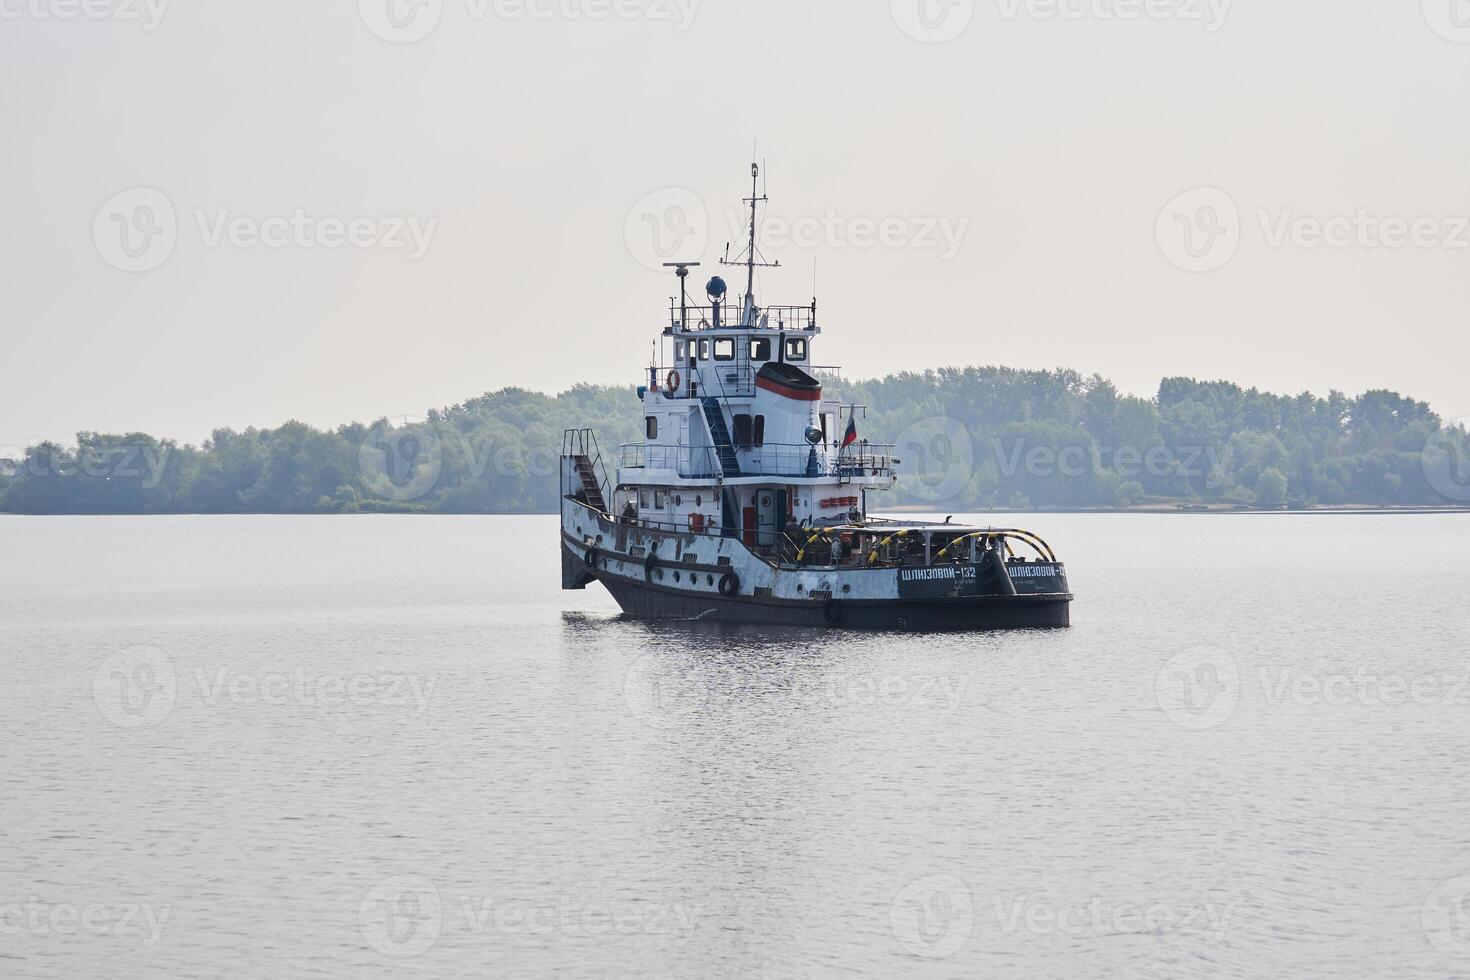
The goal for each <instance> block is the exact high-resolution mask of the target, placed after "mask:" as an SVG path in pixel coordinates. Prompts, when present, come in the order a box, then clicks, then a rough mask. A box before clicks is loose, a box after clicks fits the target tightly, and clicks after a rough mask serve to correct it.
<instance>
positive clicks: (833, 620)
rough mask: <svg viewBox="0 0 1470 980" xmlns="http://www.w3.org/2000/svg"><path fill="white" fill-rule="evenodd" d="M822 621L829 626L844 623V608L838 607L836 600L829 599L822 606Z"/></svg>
mask: <svg viewBox="0 0 1470 980" xmlns="http://www.w3.org/2000/svg"><path fill="white" fill-rule="evenodd" d="M822 619H823V620H824V621H825V622H826V623H827V625H828V626H836V625H837V624H838V623H840V622H842V606H840V605H838V603H837V600H836V599H828V600H827V601H826V603H824V604H823V606H822Z"/></svg>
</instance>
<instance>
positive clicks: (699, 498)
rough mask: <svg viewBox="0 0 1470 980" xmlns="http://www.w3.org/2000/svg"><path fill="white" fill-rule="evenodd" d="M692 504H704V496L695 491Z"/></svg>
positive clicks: (699, 505)
mask: <svg viewBox="0 0 1470 980" xmlns="http://www.w3.org/2000/svg"><path fill="white" fill-rule="evenodd" d="M694 506H696V507H703V506H704V497H702V496H701V495H699V494H697V493H696V494H695V495H694Z"/></svg>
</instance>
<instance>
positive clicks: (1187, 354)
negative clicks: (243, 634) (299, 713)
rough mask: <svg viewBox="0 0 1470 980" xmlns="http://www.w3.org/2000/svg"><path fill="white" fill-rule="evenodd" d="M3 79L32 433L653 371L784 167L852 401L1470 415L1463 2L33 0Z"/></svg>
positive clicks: (9, 352)
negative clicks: (748, 205)
mask: <svg viewBox="0 0 1470 980" xmlns="http://www.w3.org/2000/svg"><path fill="white" fill-rule="evenodd" d="M0 72H3V81H4V84H3V86H0V124H3V133H4V136H3V142H0V147H3V150H0V199H3V215H4V221H3V225H0V260H3V267H4V269H5V274H4V277H3V280H0V363H3V365H4V374H3V377H4V381H3V385H0V447H12V448H13V447H15V446H16V445H18V444H25V443H28V442H33V441H37V440H40V439H43V438H65V439H67V440H69V439H70V438H71V437H72V435H73V434H74V433H75V432H76V431H77V430H80V429H99V430H104V431H122V430H144V431H148V432H153V433H156V434H160V435H167V436H173V437H176V438H180V439H186V440H199V439H201V438H203V437H205V436H207V434H208V432H209V431H210V429H212V428H214V427H216V426H234V427H244V426H247V425H259V426H268V425H276V424H279V423H280V422H282V421H284V420H286V419H289V418H298V419H301V420H303V421H307V422H310V423H312V424H316V425H324V426H325V425H334V424H336V423H338V422H342V421H348V420H353V419H359V420H370V419H372V418H375V417H378V416H381V415H403V414H409V415H422V414H423V412H424V411H425V410H426V409H428V408H430V407H433V406H441V405H447V404H451V403H454V402H456V401H459V400H462V399H464V398H467V397H470V396H473V395H476V394H479V393H482V392H485V391H488V390H493V389H497V388H501V387H505V386H511V385H516V386H522V387H529V388H536V389H540V390H545V391H558V390H561V389H563V388H566V387H568V386H570V385H572V384H574V383H576V382H581V381H595V382H620V383H629V384H631V383H635V382H636V381H637V380H638V378H639V372H640V368H641V367H642V366H643V365H644V364H646V362H647V359H648V350H649V342H650V340H651V339H652V338H653V336H654V335H655V334H656V333H657V331H658V330H659V329H660V328H661V326H662V324H663V322H664V320H665V311H666V306H667V297H668V296H669V294H670V293H671V292H672V291H673V290H674V280H673V278H672V277H671V276H666V275H665V274H664V273H663V272H661V271H653V270H651V269H650V268H648V266H649V265H653V264H656V263H657V262H659V261H662V260H663V259H664V258H665V257H668V253H671V252H675V251H677V252H678V253H679V254H678V257H680V258H702V259H703V260H704V261H705V262H706V263H711V262H713V261H714V259H715V258H716V257H717V254H718V252H719V251H720V250H721V248H722V246H723V243H724V241H725V240H726V239H728V238H730V237H731V234H732V233H731V230H730V218H729V212H730V211H731V210H732V209H735V208H738V206H739V199H740V198H741V197H743V196H745V194H746V193H747V191H748V176H747V173H748V166H749V162H750V156H751V146H752V143H753V141H755V140H757V139H758V140H759V145H760V148H759V153H760V156H761V157H762V158H764V159H765V160H766V161H767V173H768V177H769V184H768V188H769V193H770V194H771V196H772V198H773V199H774V200H773V203H772V208H771V219H772V220H771V223H770V225H769V231H770V233H771V236H772V237H771V240H770V242H769V246H768V248H767V253H768V254H769V255H770V256H771V257H772V258H779V259H781V260H782V261H783V262H784V263H786V265H787V268H785V269H782V270H780V271H777V272H773V273H768V274H765V275H764V276H763V277H762V286H761V288H760V291H759V292H760V298H761V299H762V300H764V301H767V302H771V303H790V304H803V303H806V302H808V301H809V299H810V293H811V281H812V262H813V259H814V258H815V259H816V260H817V261H818V263H819V292H820V301H821V309H822V314H823V316H822V319H823V322H824V326H825V328H826V330H827V333H826V335H825V336H824V338H823V339H822V342H821V345H820V347H819V348H818V352H817V358H816V359H817V360H818V361H819V362H820V363H823V364H838V365H842V366H844V368H845V369H846V372H847V374H848V376H849V377H866V376H871V375H877V374H882V373H886V372H889V371H895V370H900V369H922V368H926V367H932V366H938V365H947V364H992V363H997V364H1006V365H1012V366H1017V367H1058V366H1067V367H1074V368H1076V369H1078V370H1081V371H1083V372H1085V373H1091V372H1098V373H1101V374H1104V375H1106V376H1108V377H1110V378H1112V379H1113V380H1115V381H1116V382H1117V383H1118V384H1119V385H1120V386H1121V387H1122V388H1124V389H1126V390H1129V391H1133V392H1136V393H1139V394H1152V393H1153V392H1154V391H1155V390H1156V388H1157V385H1158V381H1159V379H1160V378H1161V377H1164V376H1166V375H1178V374H1185V375H1194V376H1198V377H1208V378H1226V379H1230V380H1234V381H1238V382H1240V383H1242V384H1245V385H1248V386H1249V385H1255V386H1259V387H1262V388H1265V389H1269V390H1274V391H1281V392H1288V393H1295V392H1299V391H1302V390H1312V391H1315V392H1318V393H1326V391H1327V390H1328V389H1330V388H1339V389H1342V390H1345V391H1347V392H1349V393H1357V392H1360V391H1362V390H1364V389H1367V388H1371V387H1390V388H1396V389H1400V390H1402V391H1404V392H1406V393H1410V394H1413V395H1415V396H1416V397H1419V398H1424V399H1427V400H1429V401H1430V402H1431V403H1432V404H1433V406H1434V407H1435V409H1436V410H1438V411H1439V412H1441V413H1442V414H1444V415H1446V416H1448V417H1459V416H1465V415H1470V391H1467V386H1466V384H1465V380H1464V379H1465V377H1466V363H1465V362H1466V353H1467V349H1470V345H1467V343H1466V340H1465V336H1464V330H1465V320H1466V312H1465V311H1466V305H1467V303H1466V299H1467V288H1466V287H1467V282H1470V226H1467V219H1466V218H1464V217H1461V216H1466V215H1470V179H1467V177H1470V169H1467V160H1470V152H1467V151H1470V124H1467V122H1466V119H1467V115H1466V110H1465V96H1466V93H1467V92H1470V4H1467V3H1465V2H1463V0H1423V3H1422V5H1421V3H1420V0H1399V2H1393V3H1389V2H1385V0H1291V2H1286V3H1283V2H1265V0H1239V2H1234V3H1230V2H1227V0H1054V2H1046V0H1030V2H1026V0H976V2H967V0H949V2H947V3H945V2H940V0H891V2H890V0H820V2H797V0H738V2H737V0H702V2H700V0H586V2H577V0H418V3H417V5H416V4H414V3H411V2H409V0H362V2H361V3H359V2H357V0H331V2H320V0H312V2H303V0H250V2H248V3H228V4H226V3H202V2H198V0H193V2H187V0H173V2H166V0H151V3H150V2H149V0H0ZM680 236H682V237H680ZM737 250H738V248H737ZM126 270H133V271H126ZM700 271H701V273H702V274H705V275H707V274H708V273H710V272H711V271H712V270H711V269H709V268H706V269H703V270H700ZM701 281H702V279H701ZM0 455H5V453H3V452H0Z"/></svg>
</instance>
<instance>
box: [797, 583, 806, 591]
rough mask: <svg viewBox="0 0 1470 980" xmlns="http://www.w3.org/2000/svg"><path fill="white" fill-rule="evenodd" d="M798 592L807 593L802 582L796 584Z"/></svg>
mask: <svg viewBox="0 0 1470 980" xmlns="http://www.w3.org/2000/svg"><path fill="white" fill-rule="evenodd" d="M796 591H797V592H805V591H806V586H804V585H802V584H801V583H800V582H798V583H797V584H796Z"/></svg>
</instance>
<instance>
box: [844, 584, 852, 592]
mask: <svg viewBox="0 0 1470 980" xmlns="http://www.w3.org/2000/svg"><path fill="white" fill-rule="evenodd" d="M842 591H843V592H851V591H852V586H851V585H844V586H843V587H842Z"/></svg>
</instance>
